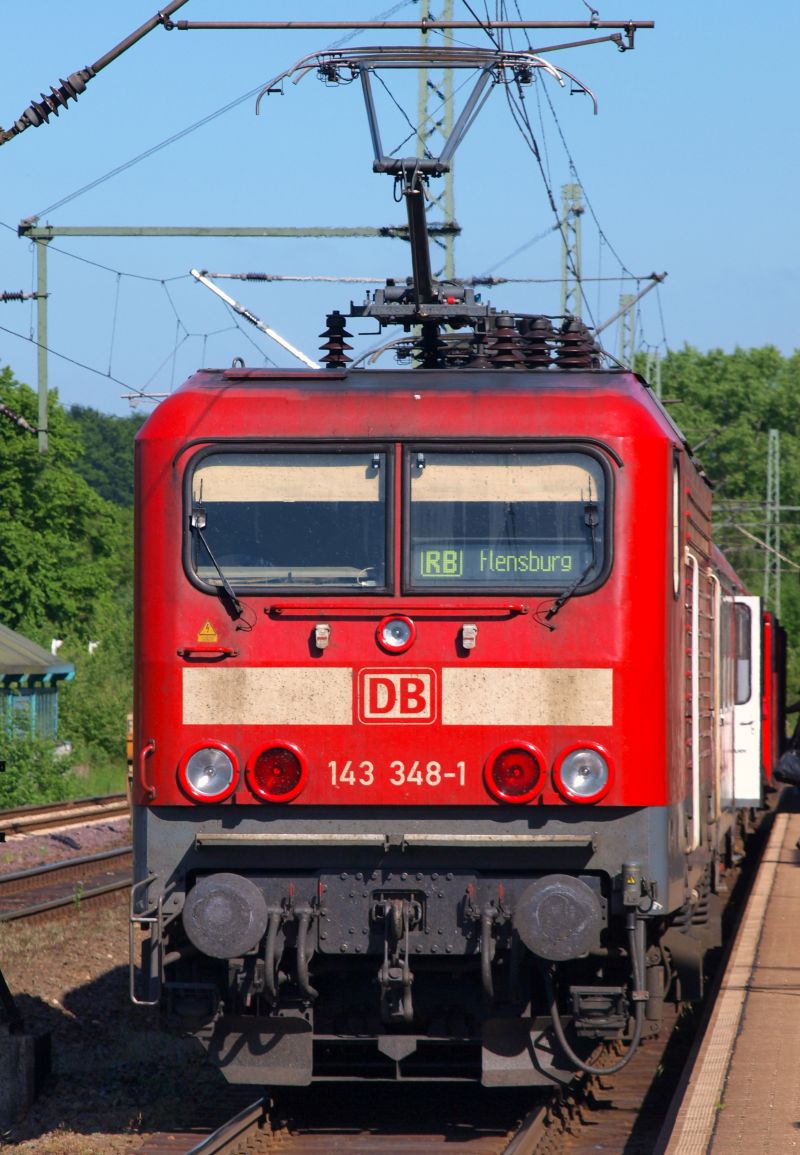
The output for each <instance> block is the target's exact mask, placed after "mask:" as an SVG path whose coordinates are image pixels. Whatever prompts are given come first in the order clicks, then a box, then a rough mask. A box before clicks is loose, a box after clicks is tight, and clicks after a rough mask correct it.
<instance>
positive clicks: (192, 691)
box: [183, 666, 614, 726]
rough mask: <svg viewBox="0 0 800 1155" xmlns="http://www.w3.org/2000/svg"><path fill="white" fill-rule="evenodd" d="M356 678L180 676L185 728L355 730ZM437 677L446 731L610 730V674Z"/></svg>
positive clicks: (294, 671)
mask: <svg viewBox="0 0 800 1155" xmlns="http://www.w3.org/2000/svg"><path fill="white" fill-rule="evenodd" d="M391 670H392V672H393V673H395V674H400V673H402V667H392V668H391ZM353 674H354V671H353V670H352V669H351V668H350V667H346V666H334V667H331V666H328V667H314V668H313V669H311V668H309V667H306V666H279V667H267V668H261V667H258V666H239V667H232V668H228V669H208V668H203V669H185V670H184V671H183V724H184V725H185V726H202V725H206V726H208V725H216V726H292V725H296V726H352V724H353ZM441 678H442V681H441V697H440V701H441V722H442V724H443V725H445V726H610V725H611V724H612V720H613V712H614V711H613V706H614V703H613V671H612V670H610V669H542V668H537V667H519V666H516V667H494V666H478V667H470V668H468V669H467V668H464V667H446V668H444V669H443V670H442V674H441ZM406 721H407V720H406Z"/></svg>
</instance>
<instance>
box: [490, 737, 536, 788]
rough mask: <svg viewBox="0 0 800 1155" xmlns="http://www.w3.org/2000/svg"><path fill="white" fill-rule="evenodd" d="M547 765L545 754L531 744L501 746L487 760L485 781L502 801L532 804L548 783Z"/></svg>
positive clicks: (520, 743)
mask: <svg viewBox="0 0 800 1155" xmlns="http://www.w3.org/2000/svg"><path fill="white" fill-rule="evenodd" d="M543 765H544V761H543V759H542V755H541V754H540V753H539V751H538V750H537V749H536V747H535V746H531V745H530V744H529V743H527V742H518V743H517V744H516V745H514V746H501V747H500V749H499V750H494V751H493V752H492V753H491V754H490V755H489V757H488V758H487V759H486V765H485V766H484V769H483V780H484V783H485V784H486V789H487V790H488V791H489V793H490V794H492V795H493V796H494V797H495V798H497V799H498V801H500V802H530V801H531V799H532V798H535V797H536V795H537V794H538V793H539V791H540V790H541V788H542V786H543V784H544V774H543V772H542V766H543Z"/></svg>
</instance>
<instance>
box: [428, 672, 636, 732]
mask: <svg viewBox="0 0 800 1155" xmlns="http://www.w3.org/2000/svg"><path fill="white" fill-rule="evenodd" d="M613 704H614V703H613V690H612V671H611V670H610V669H576V670H572V669H539V668H536V667H528V668H522V667H519V666H515V667H510V668H496V667H491V666H478V667H475V668H470V669H466V668H462V667H458V668H453V667H451V668H449V669H447V668H446V669H443V670H442V723H443V725H445V726H479V725H483V726H610V725H611V723H612V719H613Z"/></svg>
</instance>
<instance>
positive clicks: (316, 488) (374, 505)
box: [190, 451, 387, 591]
mask: <svg viewBox="0 0 800 1155" xmlns="http://www.w3.org/2000/svg"><path fill="white" fill-rule="evenodd" d="M386 461H387V458H386V454H385V453H376V452H372V451H370V452H359V453H237V452H225V453H212V454H209V455H206V456H204V457H202V458H201V459H200V461H199V462H198V464H197V466H196V468H195V470H194V473H193V476H192V483H191V484H192V509H191V518H190V521H191V527H192V533H191V564H192V568H193V569H194V571H195V573H196V574H197V576H198V578H199V579H200V580H201V581H203V582H207V583H208V584H209V585H211V586H220V585H224V584H225V582H228V583H230V585H231V586H232V587H234V588H241V587H255V586H269V587H270V588H273V587H287V588H288V587H291V588H292V589H293V590H297V589H298V588H303V587H313V588H318V587H320V586H324V587H326V588H328V589H346V590H358V589H368V590H372V591H375V590H376V589H377V590H380V589H382V588H385V585H386V571H387V566H386V554H387V546H386V540H387V535H386V528H387V519H386V508H387V501H386V489H387V485H386V475H387V470H386Z"/></svg>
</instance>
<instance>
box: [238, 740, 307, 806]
mask: <svg viewBox="0 0 800 1155" xmlns="http://www.w3.org/2000/svg"><path fill="white" fill-rule="evenodd" d="M307 777H308V766H307V765H306V760H305V758H304V757H303V755H302V754H301V753H300V751H299V750H298V749H297V748H296V747H294V746H270V747H269V748H268V749H266V750H262V751H261V753H260V754H258V755H257V756H256V758H254V759H253V760H252V761H251V762H250V764H249V766H248V767H247V781H248V784H249V786H250V789H251V790H252V791H253V793H254V794H257V795H258V797H259V798H262V799H263V800H264V801H265V802H291V800H292V799H293V798H296V797H297V795H298V794H299V793H300V791H301V790H302V789H303V787H304V786H305V784H306V779H307Z"/></svg>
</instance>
